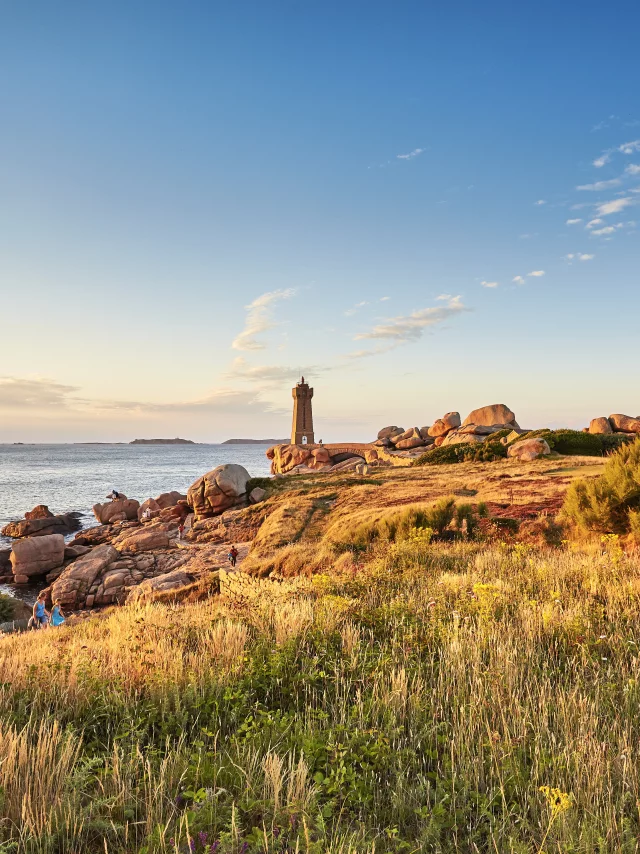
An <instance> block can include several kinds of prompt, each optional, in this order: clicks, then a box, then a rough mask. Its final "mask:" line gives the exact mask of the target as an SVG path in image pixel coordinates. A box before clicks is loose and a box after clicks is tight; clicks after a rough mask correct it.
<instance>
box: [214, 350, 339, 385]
mask: <svg viewBox="0 0 640 854" xmlns="http://www.w3.org/2000/svg"><path fill="white" fill-rule="evenodd" d="M326 370H328V369H327V368H326V367H320V366H319V365H308V366H306V367H298V366H296V367H289V366H285V365H250V364H249V363H248V362H247V360H246V359H244V358H243V357H242V356H238V357H237V358H235V359H234V360H233V362H232V363H231V367H230V368H229V370H228V371H227V372H226V374H225V377H226V378H227V379H232V380H244V381H246V382H252V383H257V384H258V385H279V384H281V383H283V382H295V381H296V380H297V379H299V377H300V375H301V374H305V375H308V376H317V375H318V374H320V373H324V372H325V371H326Z"/></svg>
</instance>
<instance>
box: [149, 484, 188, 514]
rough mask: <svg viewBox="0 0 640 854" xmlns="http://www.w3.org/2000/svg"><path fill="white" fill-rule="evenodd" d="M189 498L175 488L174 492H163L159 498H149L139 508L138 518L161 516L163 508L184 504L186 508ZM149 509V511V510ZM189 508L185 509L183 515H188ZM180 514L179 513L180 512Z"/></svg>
mask: <svg viewBox="0 0 640 854" xmlns="http://www.w3.org/2000/svg"><path fill="white" fill-rule="evenodd" d="M187 502H188V499H187V496H186V495H183V494H182V493H181V492H177V491H176V490H173V491H172V492H163V493H162V494H161V495H158V497H157V498H147V500H146V501H143V502H142V504H141V505H140V507H139V508H138V519H139V520H143V519H154V518H156V517H157V516H160V515H161V513H162V511H163V510H168V509H170V508H173V507H177V506H178V505H180V504H182V505H183V506H184V507H185V508H186V505H187ZM147 511H148V512H147ZM187 512H188V509H185V512H184V514H183V515H185V516H186V514H187ZM178 515H179V514H178Z"/></svg>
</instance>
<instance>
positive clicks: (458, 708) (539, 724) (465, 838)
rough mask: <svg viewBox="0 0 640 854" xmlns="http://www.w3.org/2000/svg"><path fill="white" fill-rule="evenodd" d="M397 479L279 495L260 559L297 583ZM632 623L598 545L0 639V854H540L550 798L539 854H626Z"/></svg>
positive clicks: (482, 553)
mask: <svg viewBox="0 0 640 854" xmlns="http://www.w3.org/2000/svg"><path fill="white" fill-rule="evenodd" d="M590 462H592V461H590ZM547 475H548V473H547ZM547 475H545V476H547ZM528 476H530V475H527V477H528ZM394 478H395V475H394V477H391V478H390V479H389V481H388V482H386V483H385V484H383V485H381V486H375V485H371V484H369V485H365V486H361V485H359V486H357V487H354V488H353V489H351V490H347V492H350V493H352V495H351V496H342V497H340V498H338V499H335V498H330V497H329V493H326V494H324V495H319V494H313V495H310V496H306V497H307V498H308V499H309V500H308V501H307V502H305V500H304V499H305V496H304V495H301V496H300V497H301V499H303V501H302V504H301V506H300V507H299V508H297V509H296V508H293V509H291V508H290V510H289V511H287V513H286V514H285V513H284V512H283V513H282V514H281V515H280V517H279V520H276V521H277V524H276V522H274V523H273V529H270V530H269V531H268V532H267V531H265V537H264V539H263V540H262V545H263V546H264V548H265V551H267V552H268V553H269V554H271V553H273V554H280V555H282V553H288V554H289V555H291V554H292V553H293V552H292V551H291V550H296V551H295V553H296V554H297V559H299V560H301V561H302V562H304V561H308V564H312V563H313V562H314V561H316V562H317V561H318V559H319V557H318V556H319V553H320V550H321V547H322V542H323V541H325V542H326V540H325V537H326V531H327V530H328V526H329V522H330V520H331V519H332V518H333V514H334V513H336V514H338V515H337V516H336V517H335V518H336V519H337V518H340V519H342V520H343V522H344V523H345V524H346V520H348V519H349V518H351V519H352V520H353V514H355V513H356V512H359V508H362V502H363V499H364V498H365V497H366V500H367V501H374V500H375V502H377V501H378V497H377V496H378V495H379V491H380V490H384V489H392V488H393V487H394V483H393V481H394ZM402 483H403V482H402V481H401V486H400V487H399V488H401V490H405V489H406V488H408V487H407V485H406V483H405V484H404V485H402ZM448 486H449V488H450V487H451V484H450V483H449V484H448ZM402 494H403V495H404V494H405V493H404V492H402ZM414 494H415V492H414ZM334 501H335V503H334V504H331V502H334ZM323 502H324V503H323ZM391 506H392V512H397V511H396V509H393V508H397V505H391ZM365 509H366V508H365ZM400 509H401V510H402V508H400ZM366 512H372V513H373V514H374V515H375V514H377V513H378V511H377V510H376V509H373V510H371V511H369V509H366ZM331 524H333V522H331ZM287 525H290V526H291V527H290V528H289V530H290V531H291V530H293V531H295V532H297V534H295V536H297V537H298V539H297V541H296V542H294V543H290V544H289V545H285V546H282V539H281V537H282V535H283V533H284V531H285V529H286V526H287ZM267 533H268V536H267ZM279 538H280V539H279ZM327 539H328V538H327ZM278 542H280V543H281V546H280V548H277V547H276V545H275V544H277V543H278ZM325 554H326V555H329V552H328V551H327V552H326V553H325ZM288 559H289V558H288ZM327 559H328V558H327ZM316 565H317V563H316ZM639 606H640V556H639V555H638V553H635V552H625V551H624V550H623V548H622V543H621V541H620V540H618V539H617V538H615V537H609V538H605V539H604V540H602V541H599V542H598V543H597V544H595V543H592V544H590V545H589V546H588V547H586V546H582V545H580V546H567V547H564V548H561V549H550V548H537V547H531V546H528V545H525V544H522V543H520V544H516V545H507V544H504V543H503V544H500V543H497V544H493V545H490V544H486V543H485V544H483V543H474V542H457V543H452V544H449V545H445V544H436V545H433V544H429V543H428V542H423V541H421V540H415V539H411V538H409V539H404V540H401V541H399V542H392V543H390V542H377V543H376V544H374V545H373V546H372V547H371V548H370V549H369V550H367V551H365V552H363V553H361V554H360V555H359V556H358V557H357V558H356V557H355V556H354V554H353V553H350V552H349V553H347V554H346V555H345V556H344V557H341V558H340V559H339V560H338V561H336V562H335V565H334V567H333V569H332V571H331V572H326V573H319V574H316V575H314V576H313V578H312V580H311V581H310V582H309V585H308V589H307V592H306V593H305V594H304V596H301V597H300V598H298V599H297V600H296V601H287V602H276V601H275V600H270V599H269V597H268V596H265V597H263V598H262V599H258V600H256V601H255V602H252V604H251V605H250V606H249V605H247V606H246V607H244V608H239V607H238V608H232V607H231V606H224V605H222V604H220V603H218V602H217V601H216V600H215V599H209V600H204V601H200V602H194V603H189V604H185V605H182V606H172V605H167V604H163V603H158V604H154V605H149V606H145V607H138V608H134V607H125V608H121V609H119V610H114V611H113V612H111V613H110V614H109V615H108V616H106V617H104V618H103V619H93V620H90V621H87V622H85V623H82V624H79V625H78V626H76V627H73V626H68V627H65V628H63V629H61V630H59V631H57V632H54V631H48V632H42V633H33V634H29V635H22V636H11V637H6V638H1V639H0V682H1V683H2V684H3V687H2V689H0V715H1V716H2V720H3V721H4V722H5V723H4V724H2V726H1V727H0V789H1V790H2V800H1V802H0V815H1V818H2V824H0V828H1V833H2V834H3V837H0V851H1V850H2V847H1V843H2V839H4V840H5V841H8V842H11V843H16V845H17V846H18V847H17V848H16V847H14V848H13V849H10V848H9V849H7V850H8V851H16V852H18V851H24V852H27V854H31V852H34V854H36V852H37V854H45V852H47V853H48V854H49V852H73V854H81V852H94V851H95V852H98V851H108V852H111V854H114V852H117V854H125V852H126V854H130V852H144V854H170V852H172V853H173V854H176V852H179V854H184V852H185V851H186V847H185V846H187V845H188V844H189V840H190V839H191V840H192V841H193V842H194V845H195V846H196V854H203V852H204V851H205V850H206V849H205V847H204V845H205V843H201V838H205V837H206V840H207V841H206V845H210V844H213V842H214V841H215V842H216V843H218V848H217V849H215V850H216V851H217V852H219V854H259V852H260V854H262V852H267V854H276V852H278V854H280V852H283V851H287V850H288V851H290V852H292V851H297V852H304V854H326V852H333V854H338V852H340V854H347V852H351V854H372V852H378V854H382V852H384V854H407V852H410V851H415V852H417V851H434V852H439V854H458V852H460V853H461V852H465V854H466V852H476V853H477V852H484V851H493V852H498V854H502V852H505V854H507V852H509V854H539V852H540V849H541V847H542V846H543V839H544V835H545V833H546V831H547V829H548V828H549V812H548V805H547V802H546V801H545V797H544V796H543V795H542V794H541V792H540V791H539V790H540V787H541V786H552V787H558V788H559V789H560V790H561V791H562V792H565V793H570V795H571V800H570V801H569V802H568V803H570V807H569V808H568V809H567V810H566V811H565V812H563V813H562V815H560V816H559V817H557V820H554V822H553V823H552V825H551V828H550V831H549V835H548V837H547V838H546V841H545V842H544V850H546V851H547V852H551V851H558V852H560V851H562V852H566V854H592V852H598V854H618V852H622V853H623V854H631V852H638V850H640V849H639V846H638V838H640V767H639V766H638V763H637V761H636V759H637V756H638V755H639V753H640V725H639V723H638V722H639V721H640V650H639V648H638V636H639V635H640V616H639V615H640V610H639ZM200 834H204V836H202V837H201V836H200ZM172 840H173V841H172ZM207 854H208V852H207Z"/></svg>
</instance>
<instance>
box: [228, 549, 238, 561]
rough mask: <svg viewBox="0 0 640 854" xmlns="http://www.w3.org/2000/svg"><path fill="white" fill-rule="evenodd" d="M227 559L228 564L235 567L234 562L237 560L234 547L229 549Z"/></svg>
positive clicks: (236, 551) (236, 552) (236, 550)
mask: <svg viewBox="0 0 640 854" xmlns="http://www.w3.org/2000/svg"><path fill="white" fill-rule="evenodd" d="M228 557H229V563H230V564H231V566H235V565H236V561H237V560H238V549H237V548H236V547H235V546H231V548H230V549H229V555H228Z"/></svg>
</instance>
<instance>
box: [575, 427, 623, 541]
mask: <svg viewBox="0 0 640 854" xmlns="http://www.w3.org/2000/svg"><path fill="white" fill-rule="evenodd" d="M585 435H586V434H585ZM639 511H640V439H637V440H636V441H635V442H633V443H632V444H629V443H625V444H624V445H622V447H620V448H619V449H618V450H617V451H615V453H613V454H612V455H611V457H610V458H609V460H608V461H607V463H606V464H605V467H604V470H603V472H602V474H601V475H599V476H598V477H596V478H593V479H592V480H577V481H574V482H573V483H572V484H571V486H570V487H569V489H568V490H567V496H566V498H565V502H564V507H563V512H564V514H565V515H566V516H567V517H568V518H569V519H571V520H572V521H573V522H574V523H575V524H576V525H578V526H579V527H580V528H583V529H585V530H588V531H596V532H598V533H600V534H629V533H633V534H634V535H635V536H638V534H640V512H639Z"/></svg>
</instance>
